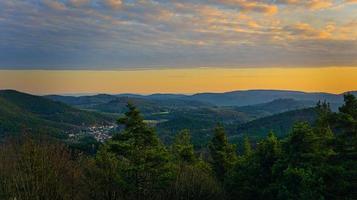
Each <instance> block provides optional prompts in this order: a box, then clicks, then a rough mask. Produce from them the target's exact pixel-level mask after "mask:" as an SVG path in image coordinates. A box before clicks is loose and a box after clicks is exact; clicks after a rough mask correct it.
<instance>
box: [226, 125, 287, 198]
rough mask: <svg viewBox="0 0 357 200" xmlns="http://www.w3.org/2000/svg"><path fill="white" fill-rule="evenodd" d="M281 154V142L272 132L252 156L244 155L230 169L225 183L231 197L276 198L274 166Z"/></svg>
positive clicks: (259, 144) (260, 143) (258, 145)
mask: <svg viewBox="0 0 357 200" xmlns="http://www.w3.org/2000/svg"><path fill="white" fill-rule="evenodd" d="M280 156H281V147H280V142H279V140H278V139H277V137H276V136H275V135H274V134H273V133H272V132H271V133H269V136H268V137H267V138H266V139H264V140H262V141H260V142H259V143H258V144H257V148H256V150H255V151H253V152H251V154H250V156H246V155H244V156H243V157H242V158H241V159H239V161H238V162H237V163H236V164H235V166H234V168H233V170H232V171H230V173H229V177H228V179H227V180H226V184H225V185H226V187H227V192H228V194H229V197H230V199H247V200H248V199H274V194H273V192H272V188H271V184H272V183H273V182H274V181H275V180H274V178H275V177H274V176H273V173H272V168H273V166H274V164H275V163H276V162H277V161H278V159H279V158H280Z"/></svg>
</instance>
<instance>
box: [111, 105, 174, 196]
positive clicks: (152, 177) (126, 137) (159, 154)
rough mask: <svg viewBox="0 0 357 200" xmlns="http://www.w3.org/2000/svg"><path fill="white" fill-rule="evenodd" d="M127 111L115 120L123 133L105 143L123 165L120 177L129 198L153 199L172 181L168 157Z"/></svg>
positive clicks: (138, 116)
mask: <svg viewBox="0 0 357 200" xmlns="http://www.w3.org/2000/svg"><path fill="white" fill-rule="evenodd" d="M127 107H128V110H129V111H128V112H126V113H125V116H124V117H122V118H120V119H119V120H118V123H119V124H120V125H123V126H124V130H123V131H121V132H120V133H119V134H117V135H115V136H114V137H113V139H112V140H111V141H110V142H109V143H108V145H109V150H110V151H111V152H113V153H115V155H116V156H117V157H118V159H119V160H120V161H121V162H122V163H123V166H124V167H123V169H122V177H123V179H124V181H125V183H126V184H127V187H128V188H129V191H130V194H131V195H132V196H133V198H135V199H144V198H145V199H155V198H158V196H159V195H160V194H161V193H162V192H163V191H164V190H165V189H166V187H167V185H168V182H169V181H170V180H171V179H172V177H173V175H172V169H171V166H172V165H171V163H170V155H169V153H168V151H167V150H166V149H165V146H164V145H163V144H162V143H161V142H160V140H159V138H158V136H157V135H156V133H155V131H154V129H152V128H151V127H149V126H148V125H147V124H146V123H145V122H144V120H143V117H142V116H141V114H140V112H139V111H138V109H137V108H136V107H135V106H133V105H132V104H128V106H127Z"/></svg>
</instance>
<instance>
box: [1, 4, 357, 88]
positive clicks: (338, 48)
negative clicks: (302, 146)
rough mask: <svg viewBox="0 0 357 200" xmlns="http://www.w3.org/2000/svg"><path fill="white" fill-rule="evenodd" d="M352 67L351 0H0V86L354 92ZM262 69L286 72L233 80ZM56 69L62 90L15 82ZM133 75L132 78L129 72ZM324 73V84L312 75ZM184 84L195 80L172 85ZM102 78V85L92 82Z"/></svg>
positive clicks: (355, 11)
mask: <svg viewBox="0 0 357 200" xmlns="http://www.w3.org/2000/svg"><path fill="white" fill-rule="evenodd" d="M354 67H357V0H0V77H5V78H6V76H7V75H8V74H9V73H11V74H12V77H13V78H14V79H16V80H12V81H10V80H8V79H5V78H2V79H0V88H13V89H19V90H26V91H31V92H40V93H46V92H49V91H53V92H59V91H62V90H65V91H62V92H72V91H73V88H77V90H78V91H81V92H84V91H88V92H89V91H92V90H94V89H92V88H97V90H96V91H97V92H101V91H103V92H104V91H112V92H114V90H117V91H126V90H128V89H126V88H131V90H133V91H137V92H141V93H147V92H161V91H172V92H194V91H203V90H207V91H221V90H231V89H232V90H234V89H240V88H247V89H249V88H252V89H253V88H254V89H256V88H255V87H264V88H265V87H267V86H271V87H272V88H281V89H283V88H286V89H298V90H304V91H312V90H317V91H333V92H339V91H343V90H356V89H357V86H356V85H357V84H356V83H355V82H354V80H353V79H354V77H353V76H354V75H355V77H357V74H356V72H355V69H354ZM208 69H209V70H208ZM269 69H270V70H271V71H272V73H273V72H274V73H278V71H279V70H280V73H283V74H287V75H288V74H289V75H290V76H289V77H286V78H285V79H286V80H284V79H281V81H280V82H279V84H275V85H274V84H273V82H271V84H270V83H269V84H266V85H259V84H252V83H248V82H243V80H245V81H248V80H247V79H246V78H242V77H244V76H245V72H246V71H247V70H248V71H249V72H250V73H251V75H250V76H251V77H254V78H250V79H249V81H255V82H257V83H259V82H260V81H261V80H267V79H268V78H269ZM297 69H299V70H297ZM319 69H323V70H322V71H321V72H324V73H325V74H320V75H319V76H321V78H316V76H317V75H318V74H314V76H309V74H311V73H310V72H312V71H314V70H317V71H319ZM335 69H336V70H335ZM41 70H44V71H41ZM267 70H268V71H267ZM331 70H332V71H333V70H335V71H336V72H338V73H339V74H343V73H344V74H345V76H346V77H350V76H351V75H352V78H351V80H346V81H344V82H346V84H347V83H349V84H348V85H341V84H339V82H336V81H335V80H336V78H334V77H331V74H330V73H331ZM346 70H347V72H346ZM212 71H214V72H215V73H213V74H211V73H212ZM291 71H294V72H296V73H297V72H299V73H302V74H305V75H304V77H305V79H307V80H306V81H305V82H309V81H310V82H311V83H314V84H315V85H310V86H309V87H307V86H304V85H303V84H301V85H300V86H299V85H296V84H295V83H294V84H293V83H289V80H288V79H289V78H291V79H292V80H295V78H294V77H292V76H293V74H291ZM114 72H115V73H114ZM129 72H131V75H130V77H132V78H131V79H130V80H127V81H126V82H120V80H116V81H117V82H118V81H119V82H118V83H121V84H122V85H121V89H117V88H118V87H119V86H117V85H112V86H110V83H111V82H110V80H111V79H114V78H113V77H111V76H112V75H110V74H116V75H117V79H122V77H123V76H126V75H128V73H129ZM148 72H150V73H148ZM183 72H185V73H186V74H187V73H188V74H189V75H186V76H185V77H195V76H196V74H197V73H200V74H205V75H206V79H207V80H208V78H210V79H213V78H214V79H215V80H219V83H218V84H213V83H212V82H211V83H210V84H211V85H204V84H203V83H202V84H203V85H200V84H201V81H198V80H197V79H194V78H191V79H190V80H187V79H184V78H182V79H177V77H183V76H181V75H180V74H181V73H183ZM261 72H265V73H266V75H261ZM24 73H25V75H24ZM220 73H222V75H219V74H220ZM225 73H232V74H231V76H232V77H237V78H238V79H239V80H235V81H238V82H234V84H233V83H232V82H231V80H230V79H229V78H222V77H225V75H223V74H225ZM56 74H58V77H59V78H58V79H56V81H57V83H56V84H62V85H66V87H65V88H64V89H61V90H59V89H56V84H54V83H53V82H52V80H51V79H49V80H48V82H47V85H48V86H53V87H52V89H51V88H43V89H39V87H38V85H37V84H40V83H35V82H33V85H19V84H18V83H21V82H23V81H22V80H21V79H24V78H28V79H34V80H36V78H37V77H39V76H45V77H46V76H48V77H52V76H56ZM63 74H71V76H73V77H74V76H75V77H76V79H77V80H78V81H79V82H80V81H83V82H86V81H85V80H86V79H85V77H87V76H90V74H94V75H97V76H95V79H92V82H95V83H97V84H98V87H94V86H92V87H91V88H88V87H85V86H82V87H77V86H75V85H72V86H71V85H69V84H66V80H67V79H66V77H68V76H67V75H63ZM103 74H107V75H106V76H105V77H104V76H102V75H103ZM142 74H143V77H142V78H140V81H138V79H136V78H135V76H136V75H137V76H141V75H142ZM146 74H147V76H145V75H146ZM175 74H177V75H175ZM172 76H174V77H176V79H175V78H170V77H172ZM60 77H62V78H60ZM157 77H162V78H161V79H162V80H166V82H162V84H166V85H167V86H170V87H169V88H162V87H156V90H155V88H154V89H153V88H150V87H151V86H152V87H153V86H154V85H155V84H157V81H158V80H155V78H157ZM200 77H201V78H202V79H204V78H205V77H204V76H200ZM326 77H329V78H331V79H330V80H329V81H330V82H332V83H333V84H331V83H329V84H327V83H326V81H325V82H323V83H315V82H314V79H317V80H320V79H325V78H326ZM37 79H38V78H37ZM355 79H356V78H355ZM174 80H175V82H173V81H174ZM271 81H272V80H271ZM37 82H41V79H40V80H39V81H37ZM117 82H115V83H117ZM299 82H301V81H298V82H297V83H299ZM10 83H11V84H10ZM124 83H125V84H124ZM139 83H141V84H139ZM186 83H188V84H191V85H192V86H196V85H200V87H192V88H186V89H184V88H181V87H180V85H181V86H182V85H185V84H186ZM288 83H289V84H290V85H287V84H288ZM301 83H302V82H301ZM41 84H44V83H43V81H42V82H41ZM103 84H106V85H107V86H106V87H105V88H102V87H99V86H101V85H103ZM207 84H208V83H207ZM323 84H324V85H323ZM132 85H135V87H132ZM216 85H220V87H219V88H217V87H216ZM67 86H68V87H67ZM109 86H110V87H109ZM149 86H150V87H149ZM297 86H299V87H297ZM327 86H328V88H327ZM70 87H72V88H70ZM31 88H32V89H31Z"/></svg>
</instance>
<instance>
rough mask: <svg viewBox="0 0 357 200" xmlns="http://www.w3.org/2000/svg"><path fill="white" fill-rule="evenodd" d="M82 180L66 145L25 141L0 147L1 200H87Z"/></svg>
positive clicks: (8, 142) (16, 141) (40, 140)
mask: <svg viewBox="0 0 357 200" xmlns="http://www.w3.org/2000/svg"><path fill="white" fill-rule="evenodd" d="M45 140H46V141H45ZM82 177H83V176H82V170H81V169H80V166H79V164H78V163H77V162H76V161H75V160H74V159H73V157H72V155H71V152H70V151H69V150H68V149H67V147H66V146H65V145H63V144H58V143H56V142H49V141H48V139H44V140H43V139H42V138H41V139H40V138H37V139H36V140H34V139H32V138H30V137H24V138H22V139H20V140H10V141H7V142H6V143H4V144H1V146H0V199H53V200H66V199H68V200H69V199H71V200H75V199H86V194H85V192H84V191H85V189H84V188H83V187H82V186H83V185H82V182H81V180H82Z"/></svg>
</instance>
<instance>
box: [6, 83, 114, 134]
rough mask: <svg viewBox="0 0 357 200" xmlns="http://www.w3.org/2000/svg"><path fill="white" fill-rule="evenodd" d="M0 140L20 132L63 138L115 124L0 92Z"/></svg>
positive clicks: (45, 101)
mask: <svg viewBox="0 0 357 200" xmlns="http://www.w3.org/2000/svg"><path fill="white" fill-rule="evenodd" d="M0 105H1V106H0V136H4V135H8V136H9V135H12V134H18V133H22V132H43V133H50V134H51V135H52V136H55V137H64V136H66V135H67V134H68V133H71V132H72V133H75V132H78V131H79V130H81V128H83V127H87V126H91V125H99V124H109V123H113V122H114V118H113V117H112V116H108V115H103V114H99V113H95V112H88V111H83V110H79V109H75V108H72V107H70V106H68V105H66V104H63V103H60V102H54V101H51V100H48V99H46V98H43V97H39V96H34V95H29V94H25V93H20V92H17V91H14V90H2V91H0Z"/></svg>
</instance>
